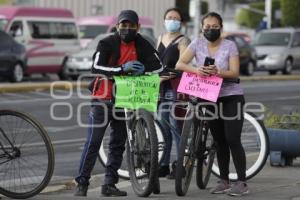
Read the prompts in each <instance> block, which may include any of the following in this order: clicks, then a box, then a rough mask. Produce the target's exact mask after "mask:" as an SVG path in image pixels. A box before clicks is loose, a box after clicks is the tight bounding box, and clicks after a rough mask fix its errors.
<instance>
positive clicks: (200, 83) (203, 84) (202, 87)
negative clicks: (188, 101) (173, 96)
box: [177, 72, 223, 102]
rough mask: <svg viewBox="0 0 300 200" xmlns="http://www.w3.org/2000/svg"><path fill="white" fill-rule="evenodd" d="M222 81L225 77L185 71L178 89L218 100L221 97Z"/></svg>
mask: <svg viewBox="0 0 300 200" xmlns="http://www.w3.org/2000/svg"><path fill="white" fill-rule="evenodd" d="M222 82H223V78H220V77H218V76H208V77H204V76H198V75H196V74H192V73H186V72H184V73H183V74H182V77H181V80H180V83H179V86H178V89H177V91H178V92H181V93H185V94H189V95H192V96H196V97H199V98H201V99H206V100H208V101H212V102H216V101H217V99H218V97H219V93H220V89H221V86H222Z"/></svg>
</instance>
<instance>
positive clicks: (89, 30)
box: [79, 25, 108, 39]
mask: <svg viewBox="0 0 300 200" xmlns="http://www.w3.org/2000/svg"><path fill="white" fill-rule="evenodd" d="M107 29H108V26H106V25H80V26H79V30H80V38H89V39H94V38H95V37H96V36H97V35H99V34H101V33H106V32H107Z"/></svg>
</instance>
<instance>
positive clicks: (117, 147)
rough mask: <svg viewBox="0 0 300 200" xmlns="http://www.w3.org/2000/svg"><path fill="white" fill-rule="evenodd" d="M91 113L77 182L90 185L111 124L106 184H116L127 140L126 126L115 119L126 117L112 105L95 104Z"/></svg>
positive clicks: (121, 121) (121, 110)
mask: <svg viewBox="0 0 300 200" xmlns="http://www.w3.org/2000/svg"><path fill="white" fill-rule="evenodd" d="M93 104H94V105H92V107H91V110H90V113H89V125H90V126H89V128H88V135H87V139H86V143H85V145H84V149H83V152H82V155H81V160H80V166H79V175H78V176H77V177H76V178H75V180H76V182H77V183H79V184H82V185H88V184H89V179H90V177H91V172H92V170H93V168H94V165H95V162H96V159H97V155H98V152H99V149H100V145H101V142H102V139H103V136H104V133H105V130H106V128H107V126H108V124H109V123H110V126H111V129H112V132H111V133H110V141H109V154H108V161H107V163H106V170H105V178H104V184H115V183H117V182H118V180H119V176H118V172H117V171H118V169H119V168H120V167H121V164H122V160H123V152H124V150H125V143H126V139H127V132H126V124H125V121H123V120H118V119H116V118H115V117H114V115H113V112H114V113H115V116H117V117H123V118H124V116H125V114H124V110H123V109H116V110H114V107H113V104H112V103H107V102H106V103H101V102H94V103H93Z"/></svg>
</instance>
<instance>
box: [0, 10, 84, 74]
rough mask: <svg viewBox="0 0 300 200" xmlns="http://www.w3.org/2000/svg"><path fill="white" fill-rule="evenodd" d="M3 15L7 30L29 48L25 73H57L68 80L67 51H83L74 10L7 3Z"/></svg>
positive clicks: (0, 22) (4, 28) (5, 29)
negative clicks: (66, 72)
mask: <svg viewBox="0 0 300 200" xmlns="http://www.w3.org/2000/svg"><path fill="white" fill-rule="evenodd" d="M0 16H1V17H0V24H1V28H3V31H5V32H6V33H9V34H10V35H11V36H13V37H14V38H15V40H16V41H18V42H19V43H22V44H23V45H24V46H25V48H26V54H27V56H28V63H27V68H26V70H25V71H24V73H25V74H27V75H30V74H34V73H41V74H44V73H56V74H58V76H59V77H60V78H61V79H64V74H63V65H64V62H65V60H66V56H67V54H68V53H73V52H75V51H79V50H80V41H79V29H78V27H77V26H76V19H75V18H74V16H73V14H72V12H71V11H70V10H67V9H59V8H36V7H18V6H7V7H6V6H4V7H0Z"/></svg>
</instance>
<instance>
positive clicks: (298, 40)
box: [293, 32, 300, 47]
mask: <svg viewBox="0 0 300 200" xmlns="http://www.w3.org/2000/svg"><path fill="white" fill-rule="evenodd" d="M298 46H300V32H296V33H295V35H294V39H293V47H298Z"/></svg>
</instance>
